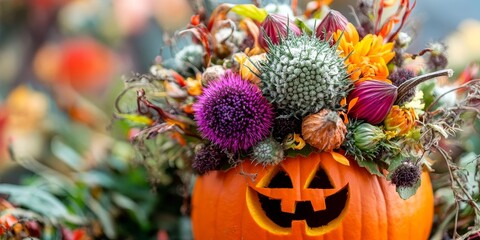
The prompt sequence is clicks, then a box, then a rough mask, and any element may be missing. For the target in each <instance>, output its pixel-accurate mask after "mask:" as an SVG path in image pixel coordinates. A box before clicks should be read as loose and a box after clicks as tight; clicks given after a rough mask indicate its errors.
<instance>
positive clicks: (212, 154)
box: [192, 144, 228, 175]
mask: <svg viewBox="0 0 480 240" xmlns="http://www.w3.org/2000/svg"><path fill="white" fill-rule="evenodd" d="M226 162H228V156H227V154H226V153H225V152H224V151H223V150H222V149H220V148H219V147H217V146H215V145H213V144H210V145H207V146H204V147H202V148H200V149H199V150H198V151H197V152H196V154H195V158H194V159H193V162H192V168H193V170H195V172H197V173H198V174H200V175H203V174H205V173H207V172H209V171H213V170H219V169H220V167H221V165H222V164H223V163H226Z"/></svg>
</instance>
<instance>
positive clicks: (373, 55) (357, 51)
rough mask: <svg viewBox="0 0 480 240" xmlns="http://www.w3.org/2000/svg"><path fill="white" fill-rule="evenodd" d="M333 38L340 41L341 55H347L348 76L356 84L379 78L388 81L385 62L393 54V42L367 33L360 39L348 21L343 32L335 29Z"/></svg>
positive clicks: (390, 58) (388, 60)
mask: <svg viewBox="0 0 480 240" xmlns="http://www.w3.org/2000/svg"><path fill="white" fill-rule="evenodd" d="M333 37H334V40H335V41H340V42H339V44H338V49H339V50H340V51H341V53H340V56H341V57H347V56H348V58H346V59H345V64H346V65H347V66H348V67H347V71H348V73H349V74H351V75H350V78H351V79H352V80H354V81H356V82H355V83H356V84H358V83H360V82H363V81H365V80H379V81H384V82H388V83H390V80H388V79H387V77H388V74H389V73H388V68H387V63H388V62H390V60H392V58H393V57H394V56H395V52H393V43H384V42H383V38H382V37H381V36H377V35H372V34H368V35H366V36H365V37H364V38H363V39H362V40H360V39H359V35H358V32H357V30H356V29H355V27H354V26H353V25H352V24H351V23H348V25H347V29H346V30H345V31H344V32H343V35H342V31H337V32H336V33H335V34H334V36H333Z"/></svg>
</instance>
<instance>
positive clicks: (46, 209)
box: [0, 184, 85, 224]
mask: <svg viewBox="0 0 480 240" xmlns="http://www.w3.org/2000/svg"><path fill="white" fill-rule="evenodd" d="M0 193H3V194H6V195H9V201H11V202H12V203H14V204H18V205H21V206H23V207H25V208H27V209H30V210H32V211H35V212H37V213H39V214H41V215H43V216H45V217H48V218H49V220H50V221H51V222H53V223H55V222H58V220H66V221H68V222H71V223H75V224H82V223H84V222H85V220H84V219H83V218H81V217H80V216H76V215H73V214H70V213H69V212H68V210H67V208H66V207H65V205H64V204H63V203H62V202H60V200H58V199H57V198H56V197H55V196H54V195H52V194H51V193H49V192H46V191H44V190H41V189H39V188H37V187H36V188H33V187H25V186H18V185H12V184H0Z"/></svg>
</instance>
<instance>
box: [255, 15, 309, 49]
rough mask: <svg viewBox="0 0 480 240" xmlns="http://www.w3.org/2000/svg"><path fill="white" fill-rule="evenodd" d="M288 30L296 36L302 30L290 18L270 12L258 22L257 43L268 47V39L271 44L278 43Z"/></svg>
mask: <svg viewBox="0 0 480 240" xmlns="http://www.w3.org/2000/svg"><path fill="white" fill-rule="evenodd" d="M289 32H290V33H293V34H295V35H297V36H300V34H302V31H301V30H300V28H298V26H297V25H295V22H294V21H293V20H292V19H289V18H288V17H286V16H283V15H280V14H275V13H270V14H269V15H268V16H267V17H266V18H265V20H263V22H262V24H260V37H259V43H260V45H261V46H262V47H263V48H268V41H269V40H270V41H271V42H272V43H273V44H279V43H280V39H281V38H285V37H287V34H288V33H289ZM268 39H269V40H268Z"/></svg>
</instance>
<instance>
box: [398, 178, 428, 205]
mask: <svg viewBox="0 0 480 240" xmlns="http://www.w3.org/2000/svg"><path fill="white" fill-rule="evenodd" d="M421 182H422V181H421V180H420V179H419V180H418V181H417V183H416V184H415V185H414V186H412V187H397V193H398V195H400V197H401V198H402V199H403V200H407V199H408V198H410V197H411V196H413V195H415V193H416V192H417V189H418V188H419V187H420V184H421Z"/></svg>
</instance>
